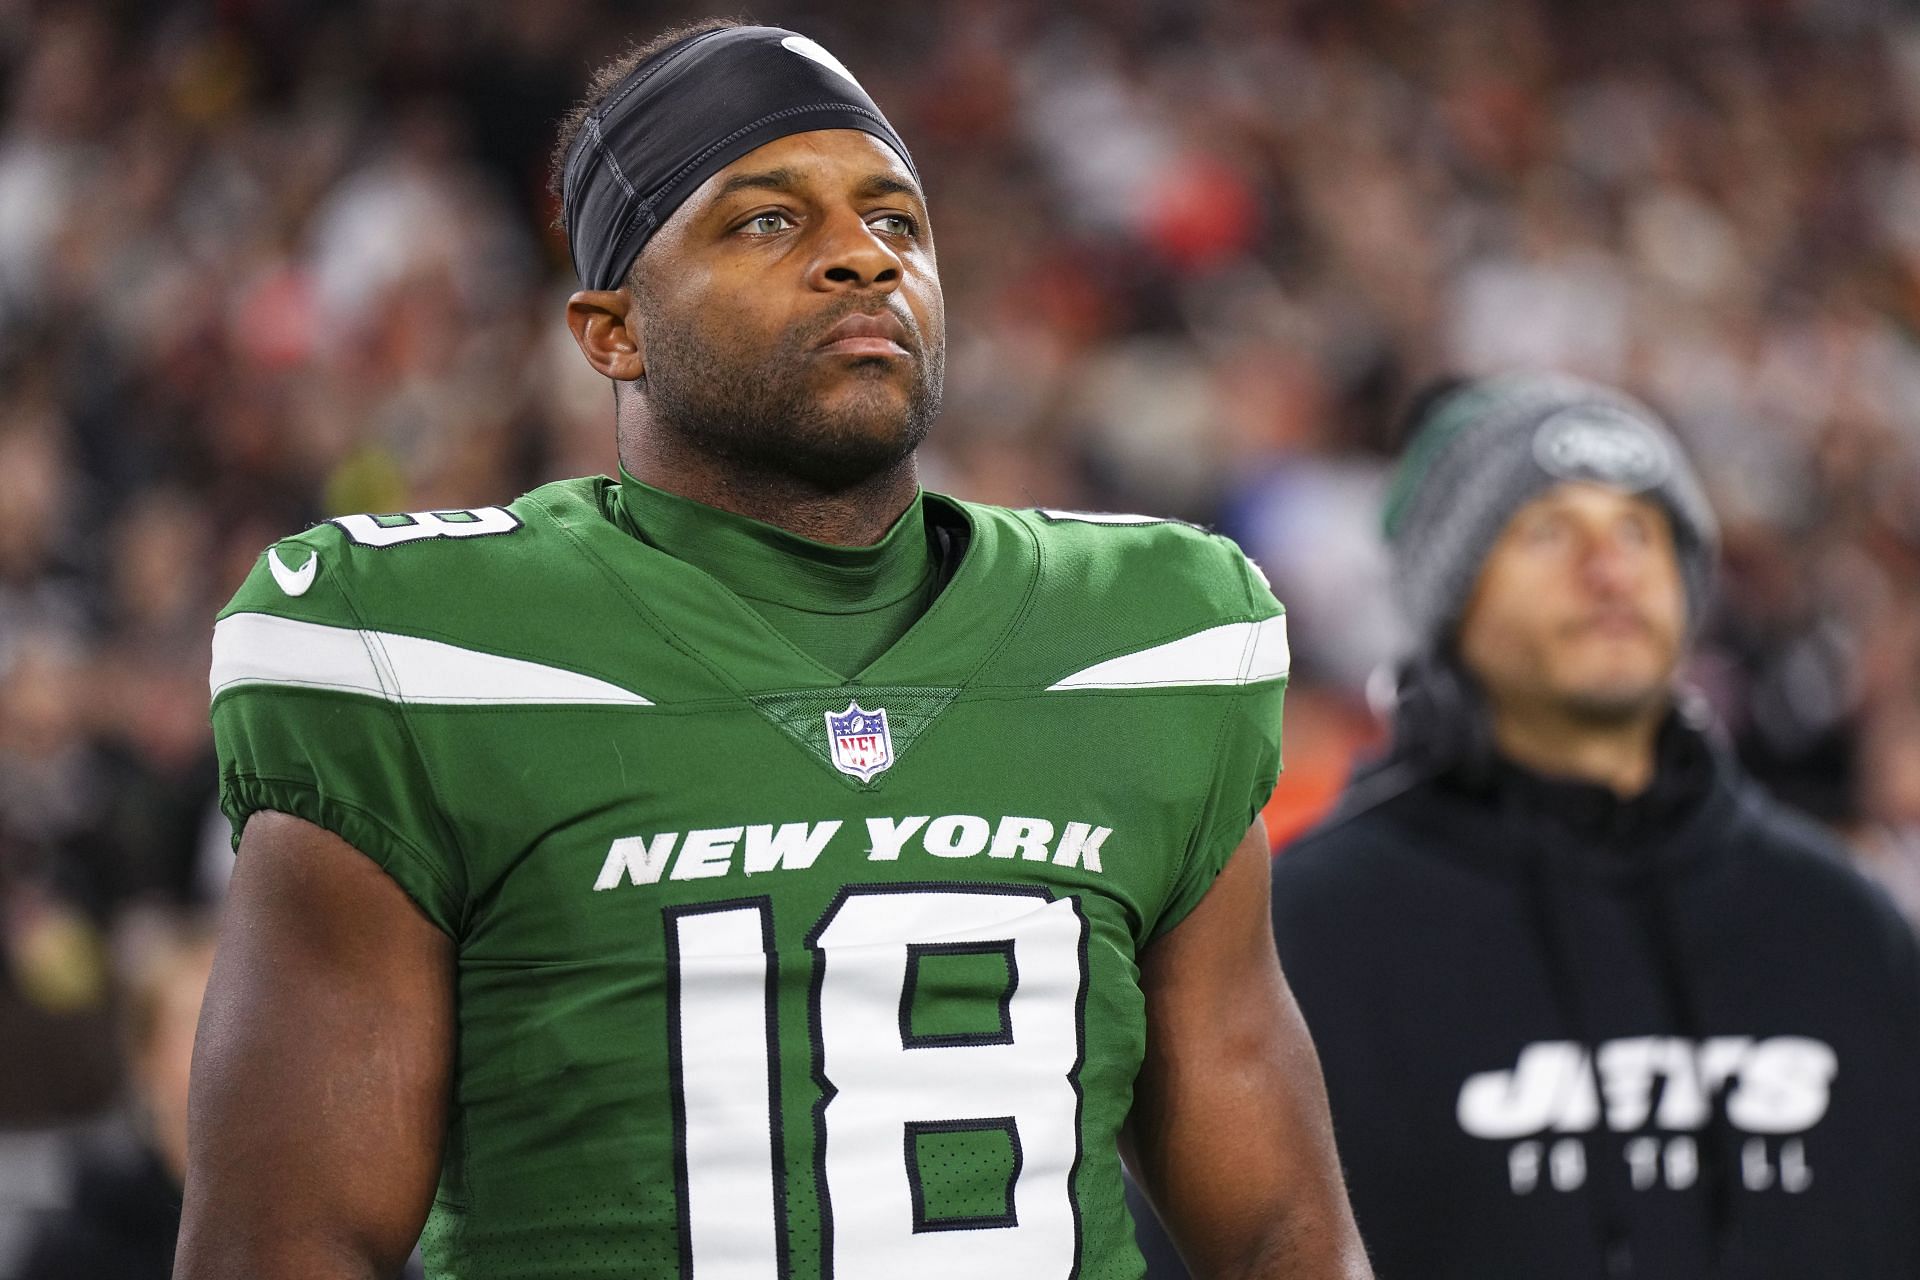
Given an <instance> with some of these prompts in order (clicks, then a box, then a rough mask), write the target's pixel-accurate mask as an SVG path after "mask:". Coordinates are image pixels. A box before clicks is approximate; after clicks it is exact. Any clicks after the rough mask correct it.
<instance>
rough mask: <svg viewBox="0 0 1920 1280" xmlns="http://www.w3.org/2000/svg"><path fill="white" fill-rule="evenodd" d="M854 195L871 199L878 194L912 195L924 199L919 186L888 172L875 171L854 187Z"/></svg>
mask: <svg viewBox="0 0 1920 1280" xmlns="http://www.w3.org/2000/svg"><path fill="white" fill-rule="evenodd" d="M853 193H854V195H855V196H857V197H859V198H860V199H862V200H872V199H875V198H876V197H879V196H912V197H913V198H914V199H915V200H922V201H924V199H925V197H923V196H922V195H921V194H920V188H919V187H917V186H915V185H914V184H913V183H911V182H908V181H907V180H906V179H905V178H896V177H894V176H893V175H892V174H890V173H876V174H874V175H873V176H871V177H869V178H868V179H866V180H865V181H864V182H862V183H861V184H860V185H859V186H858V187H856V188H854V192H853Z"/></svg>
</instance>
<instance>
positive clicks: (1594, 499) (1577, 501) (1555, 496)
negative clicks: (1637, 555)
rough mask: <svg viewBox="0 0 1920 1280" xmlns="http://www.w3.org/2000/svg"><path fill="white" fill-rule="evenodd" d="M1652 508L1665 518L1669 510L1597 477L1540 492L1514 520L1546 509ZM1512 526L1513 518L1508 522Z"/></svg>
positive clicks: (1616, 509) (1633, 509) (1567, 482)
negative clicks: (1600, 480) (1603, 482)
mask: <svg viewBox="0 0 1920 1280" xmlns="http://www.w3.org/2000/svg"><path fill="white" fill-rule="evenodd" d="M1554 510H1560V511H1595V512H1599V511H1629V510H1631V511H1650V512H1653V513H1655V514H1657V515H1659V516H1661V517H1662V518H1665V516H1666V513H1667V509H1666V508H1665V507H1664V506H1662V505H1661V504H1660V503H1659V502H1657V501H1656V500H1654V499H1653V498H1652V497H1649V496H1648V495H1647V494H1645V493H1629V492H1628V491H1627V490H1625V489H1621V488H1618V487H1616V486H1614V485H1610V484H1602V483H1600V482H1599V481H1597V480H1562V481H1559V482H1558V483H1556V484H1553V485H1550V486H1549V487H1548V488H1546V489H1545V490H1543V491H1542V492H1540V493H1539V494H1536V495H1535V496H1534V497H1533V498H1532V499H1531V500H1529V501H1527V502H1526V503H1523V504H1522V505H1521V506H1520V508H1519V509H1518V510H1516V511H1515V512H1514V513H1513V518H1514V520H1518V519H1519V518H1520V517H1522V516H1524V515H1528V514H1532V513H1540V512H1545V511H1554ZM1508 524H1509V527H1511V525H1512V521H1509V522H1508Z"/></svg>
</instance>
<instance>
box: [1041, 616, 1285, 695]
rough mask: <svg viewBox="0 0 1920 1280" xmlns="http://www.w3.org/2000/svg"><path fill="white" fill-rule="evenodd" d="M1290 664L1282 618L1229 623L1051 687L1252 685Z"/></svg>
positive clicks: (1276, 676)
mask: <svg viewBox="0 0 1920 1280" xmlns="http://www.w3.org/2000/svg"><path fill="white" fill-rule="evenodd" d="M1291 667H1292V657H1291V654H1290V653H1289V651H1288V648H1287V617H1286V615H1285V614H1280V615H1277V616H1275V617H1272V618H1268V619H1266V620H1265V621H1263V622H1230V623H1227V624H1226V625H1224V626H1219V627H1209V628H1207V629H1206V630H1205V631H1196V632H1195V633H1194V634H1192V635H1190V636H1182V637H1180V638H1179V639H1178V640H1169V641H1168V642H1167V643H1165V644H1157V645H1154V646H1153V647H1152V648H1150V649H1142V650H1140V651H1139V652H1137V653H1123V654H1121V655H1120V656H1119V657H1117V658H1108V659H1107V660H1106V661H1105V662H1096V663H1095V664H1094V665H1092V666H1090V667H1088V668H1086V669H1085V670H1082V671H1076V672H1074V673H1073V674H1072V675H1070V676H1068V677H1067V678H1066V679H1064V680H1062V681H1060V682H1059V683H1058V684H1053V685H1049V686H1048V692H1052V691H1053V690H1055V689H1151V688H1162V687H1167V686H1174V685H1202V684H1258V683H1260V682H1261V681H1263V680H1278V679H1280V678H1281V677H1283V676H1285V675H1286V674H1287V673H1288V671H1289V670H1290V669H1291Z"/></svg>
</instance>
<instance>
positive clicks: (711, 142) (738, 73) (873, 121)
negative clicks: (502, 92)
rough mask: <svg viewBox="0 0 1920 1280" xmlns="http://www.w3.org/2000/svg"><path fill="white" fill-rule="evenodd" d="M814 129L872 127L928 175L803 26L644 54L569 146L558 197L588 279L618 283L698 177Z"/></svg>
mask: <svg viewBox="0 0 1920 1280" xmlns="http://www.w3.org/2000/svg"><path fill="white" fill-rule="evenodd" d="M816 129H859V130H861V131H862V132H864V133H869V134H872V135H873V136H874V137H876V138H878V139H880V141H882V142H884V143H886V144H887V146H889V147H891V148H892V149H893V150H894V151H895V152H896V153H898V155H899V156H900V159H901V160H902V161H903V162H904V163H905V164H906V166H907V168H908V169H910V170H912V171H913V175H914V178H915V179H916V180H918V178H919V176H920V172H919V170H918V169H915V168H914V165H913V157H912V156H910V155H909V154H908V153H907V144H906V143H904V142H902V141H901V140H900V135H899V134H897V133H895V132H894V130H893V126H892V125H890V124H888V123H887V118H886V117H885V116H883V115H881V114H880V108H878V107H876V106H875V105H874V104H873V99H872V98H869V97H868V96H867V91H866V90H865V89H862V88H861V87H860V84H859V82H858V81H856V80H855V79H854V78H853V75H852V73H851V72H849V71H848V70H847V69H846V68H845V67H844V66H842V65H841V64H840V60H839V59H838V58H835V57H834V56H833V55H832V54H831V53H828V52H827V51H826V50H825V49H823V48H821V47H820V45H818V44H817V43H815V42H814V41H812V40H810V39H808V38H807V37H806V36H803V35H800V34H798V33H797V32H793V31H787V30H783V29H782V28H780V27H723V28H721V29H720V30H717V31H709V32H705V33H703V34H701V35H697V36H692V37H689V38H688V39H686V40H683V41H681V42H680V43H679V44H676V45H673V46H671V47H669V48H667V49H664V50H662V51H661V52H660V53H659V54H656V55H655V56H654V57H652V58H649V59H648V60H647V61H645V62H643V63H641V64H640V65H639V66H638V67H635V68H634V69H633V71H632V72H630V73H629V74H628V75H627V77H626V79H624V80H622V81H621V82H620V83H619V84H618V85H616V86H615V87H614V89H613V91H612V92H611V93H609V94H608V95H607V97H606V100H605V101H604V102H602V103H601V104H600V105H599V106H598V107H596V108H594V111H593V113H592V114H591V115H589V116H588V117H587V119H586V123H585V124H584V125H582V126H581V129H580V135H579V137H577V138H576V139H575V140H574V143H573V145H572V147H571V148H569V149H568V151H567V159H566V165H565V169H564V172H563V177H562V180H561V187H560V193H561V195H560V198H561V205H562V209H563V213H564V219H565V222H566V227H567V241H568V244H569V245H570V246H571V249H572V253H573V268H574V271H575V272H576V273H577V274H578V275H579V277H580V283H581V285H582V286H583V287H585V288H588V289H617V288H619V287H620V285H621V283H622V282H623V281H625V279H626V277H627V272H628V270H629V269H630V268H631V267H632V266H633V260H634V259H635V258H637V257H639V256H640V250H641V249H642V248H643V247H645V245H646V243H647V241H648V239H649V238H651V237H652V235H653V233H654V232H655V231H656V230H658V229H659V227H660V224H661V223H663V222H665V221H666V220H667V218H668V217H670V216H671V215H672V213H673V211H674V210H675V209H677V208H679V207H680V205H681V204H682V203H683V202H684V201H685V200H686V198H687V197H688V196H689V195H692V194H693V192H694V191H696V190H698V189H699V186H700V184H701V183H703V182H705V181H706V180H707V179H708V178H710V177H712V176H713V175H714V174H716V173H718V172H719V171H720V170H722V169H724V168H726V167H727V166H728V165H730V164H732V163H733V162H734V161H735V160H738V159H739V158H740V157H741V156H743V155H745V154H747V153H748V152H749V151H752V150H753V149H754V148H756V147H760V146H764V145H766V144H767V143H769V142H772V141H773V140H774V139H776V138H782V137H785V136H786V135H788V134H791V133H808V132H811V131H813V130H816Z"/></svg>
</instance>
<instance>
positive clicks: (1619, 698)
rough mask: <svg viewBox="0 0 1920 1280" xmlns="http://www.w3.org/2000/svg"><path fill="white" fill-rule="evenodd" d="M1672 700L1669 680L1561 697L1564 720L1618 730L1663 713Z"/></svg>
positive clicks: (1573, 693)
mask: <svg viewBox="0 0 1920 1280" xmlns="http://www.w3.org/2000/svg"><path fill="white" fill-rule="evenodd" d="M1672 701H1673V687H1672V683H1671V681H1669V680H1667V679H1662V680H1659V681H1657V682H1653V683H1647V684H1634V685H1621V686H1616V687H1613V688H1601V689H1594V688H1588V689H1579V690H1575V691H1572V692H1570V693H1567V694H1564V695H1562V697H1561V699H1560V707H1561V710H1562V712H1563V713H1564V714H1566V715H1567V717H1568V718H1569V719H1571V720H1573V721H1575V722H1577V723H1579V724H1583V725H1586V726H1588V727H1589V728H1594V729H1617V728H1620V727H1621V726H1623V725H1628V724H1632V723H1634V722H1636V721H1638V720H1641V719H1644V718H1646V717H1649V716H1653V715H1659V714H1664V712H1665V711H1666V708H1667V707H1668V705H1669V704H1671V703H1672Z"/></svg>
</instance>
